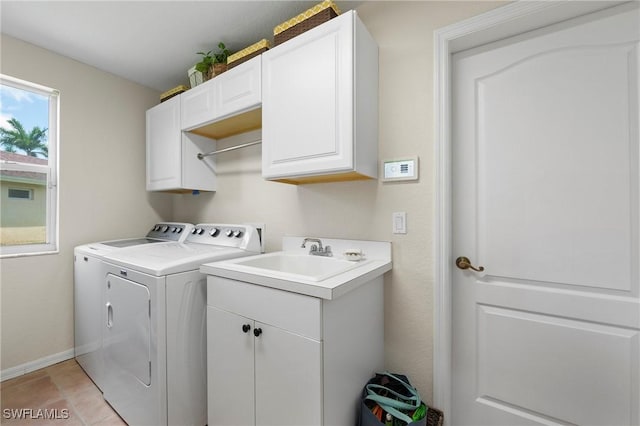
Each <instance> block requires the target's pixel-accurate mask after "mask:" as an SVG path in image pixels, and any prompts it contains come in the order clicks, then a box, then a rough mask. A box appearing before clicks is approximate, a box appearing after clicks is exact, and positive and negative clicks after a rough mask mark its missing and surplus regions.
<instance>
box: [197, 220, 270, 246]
mask: <svg viewBox="0 0 640 426" xmlns="http://www.w3.org/2000/svg"><path fill="white" fill-rule="evenodd" d="M260 238H261V235H260V233H259V232H258V230H257V229H256V228H255V227H253V226H251V225H230V224H215V223H200V224H198V225H195V226H194V227H193V229H192V230H191V232H190V234H189V236H188V237H187V239H186V241H185V242H186V243H199V244H212V245H219V246H224V247H237V248H242V249H245V250H254V249H255V247H256V244H257V247H258V252H259V251H260Z"/></svg>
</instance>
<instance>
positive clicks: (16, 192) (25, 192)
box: [9, 188, 33, 200]
mask: <svg viewBox="0 0 640 426" xmlns="http://www.w3.org/2000/svg"><path fill="white" fill-rule="evenodd" d="M9 198H19V199H22V200H33V189H31V188H29V189H15V188H9Z"/></svg>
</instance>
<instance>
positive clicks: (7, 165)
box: [0, 73, 60, 258]
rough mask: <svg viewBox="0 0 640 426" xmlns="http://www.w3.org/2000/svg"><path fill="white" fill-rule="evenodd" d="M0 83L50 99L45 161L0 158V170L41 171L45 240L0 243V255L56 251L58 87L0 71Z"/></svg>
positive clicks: (57, 238)
mask: <svg viewBox="0 0 640 426" xmlns="http://www.w3.org/2000/svg"><path fill="white" fill-rule="evenodd" d="M0 84H2V85H4V86H10V87H13V88H16V89H21V90H25V91H28V92H32V93H36V94H39V95H42V96H46V97H47V98H48V99H49V123H48V124H49V126H48V130H47V132H48V142H47V144H48V156H47V163H48V164H47V165H41V164H30V163H21V162H16V161H7V160H0V170H13V171H24V172H35V173H44V174H46V176H47V184H46V198H47V199H46V207H45V208H46V212H45V214H46V220H45V227H46V230H45V242H44V243H42V244H19V245H10V246H0V258H6V257H18V256H32V255H43V254H55V253H59V220H58V218H59V213H60V212H59V191H58V179H59V157H58V151H59V140H60V134H59V129H60V91H59V90H56V89H52V88H50V87H46V86H43V85H40V84H37V83H32V82H30V81H26V80H22V79H19V78H15V77H11V76H8V75H6V74H1V73H0Z"/></svg>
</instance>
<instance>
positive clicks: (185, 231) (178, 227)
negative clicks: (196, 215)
mask: <svg viewBox="0 0 640 426" xmlns="http://www.w3.org/2000/svg"><path fill="white" fill-rule="evenodd" d="M193 228H194V227H193V225H192V224H190V223H177V222H164V223H156V224H155V225H153V226H152V227H151V230H149V232H148V233H147V238H155V239H159V240H168V241H178V242H182V241H184V240H186V239H187V237H188V236H189V233H190V232H191V230H192V229H193Z"/></svg>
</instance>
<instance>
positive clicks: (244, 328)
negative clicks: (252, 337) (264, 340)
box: [242, 324, 251, 333]
mask: <svg viewBox="0 0 640 426" xmlns="http://www.w3.org/2000/svg"><path fill="white" fill-rule="evenodd" d="M249 330H251V325H249V324H243V325H242V331H243V332H244V333H248V332H249Z"/></svg>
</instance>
